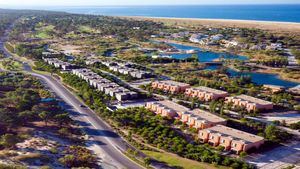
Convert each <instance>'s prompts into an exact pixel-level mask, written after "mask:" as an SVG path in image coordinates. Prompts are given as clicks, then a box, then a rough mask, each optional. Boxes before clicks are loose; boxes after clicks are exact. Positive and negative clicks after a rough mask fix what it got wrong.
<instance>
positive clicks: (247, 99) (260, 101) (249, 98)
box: [236, 94, 273, 105]
mask: <svg viewBox="0 0 300 169" xmlns="http://www.w3.org/2000/svg"><path fill="white" fill-rule="evenodd" d="M236 98H238V99H242V100H246V101H249V102H252V103H256V104H261V105H268V104H273V103H272V102H269V101H265V100H262V99H258V98H255V97H251V96H247V95H244V94H243V95H239V96H236Z"/></svg>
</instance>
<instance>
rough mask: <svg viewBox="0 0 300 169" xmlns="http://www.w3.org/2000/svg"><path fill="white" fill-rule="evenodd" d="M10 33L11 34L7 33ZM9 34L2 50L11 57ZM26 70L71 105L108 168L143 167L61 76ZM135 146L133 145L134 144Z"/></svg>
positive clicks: (72, 110)
mask: <svg viewBox="0 0 300 169" xmlns="http://www.w3.org/2000/svg"><path fill="white" fill-rule="evenodd" d="M6 35H7V34H6ZM5 39H6V37H2V38H1V42H3V43H0V50H1V49H2V50H3V51H4V52H5V54H6V56H7V57H11V55H10V53H9V52H8V51H6V50H5V48H4V46H3V45H4V42H5ZM23 67H24V71H26V72H28V73H30V74H31V75H33V76H35V77H37V78H39V79H41V80H42V81H43V83H44V84H45V85H47V87H49V88H50V89H51V90H52V91H53V92H55V94H56V95H57V96H59V97H60V98H61V99H62V100H64V102H65V103H66V105H65V106H66V107H69V110H70V112H71V115H72V116H73V117H75V119H76V121H77V122H78V124H79V125H81V126H82V127H83V128H84V130H85V132H86V134H87V135H88V136H90V139H89V141H88V144H89V146H90V147H92V149H93V151H94V152H95V153H96V154H97V156H98V157H101V160H102V162H103V164H104V166H105V168H118V169H123V168H128V169H141V168H143V167H142V166H140V165H139V164H137V163H135V162H134V161H132V160H130V159H129V158H128V157H126V156H125V155H124V154H123V153H122V151H126V150H127V148H129V147H130V145H128V144H127V143H126V142H125V141H124V140H123V139H122V138H121V137H120V136H119V135H118V134H116V133H115V132H114V131H113V129H112V128H111V127H110V126H109V125H107V124H106V123H105V122H104V121H103V120H102V119H100V118H99V117H98V116H97V115H96V113H95V112H94V111H92V110H91V109H89V108H82V107H80V105H84V103H82V102H81V101H80V100H79V99H77V98H76V97H75V96H74V95H73V94H72V93H71V92H70V91H69V90H68V89H66V88H65V87H64V86H63V85H62V84H61V83H60V82H59V81H58V80H56V79H54V78H53V77H52V76H49V75H42V74H38V73H34V72H32V70H31V67H30V66H29V65H28V64H27V63H24V64H23ZM130 148H133V147H130Z"/></svg>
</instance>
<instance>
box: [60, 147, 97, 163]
mask: <svg viewBox="0 0 300 169" xmlns="http://www.w3.org/2000/svg"><path fill="white" fill-rule="evenodd" d="M65 153H66V155H65V156H64V157H62V158H60V159H59V161H60V162H61V163H62V164H63V165H65V166H66V167H70V168H72V167H91V168H93V167H94V166H95V165H96V164H97V158H96V156H95V155H94V154H92V153H91V151H90V150H88V149H86V148H85V147H81V146H70V147H69V148H68V149H67V150H66V151H65Z"/></svg>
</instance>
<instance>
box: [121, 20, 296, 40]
mask: <svg viewBox="0 0 300 169" xmlns="http://www.w3.org/2000/svg"><path fill="white" fill-rule="evenodd" d="M123 18H130V19H137V20H151V21H156V22H163V23H166V24H175V23H176V24H177V25H181V26H210V27H236V28H256V29H263V30H268V31H271V32H274V33H278V34H282V33H293V34H297V35H299V36H300V23H296V22H271V21H254V20H230V19H200V18H167V17H141V16H126V17H123Z"/></svg>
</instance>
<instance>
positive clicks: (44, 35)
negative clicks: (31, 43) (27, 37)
mask: <svg viewBox="0 0 300 169" xmlns="http://www.w3.org/2000/svg"><path fill="white" fill-rule="evenodd" d="M53 32H54V26H53V25H48V26H44V27H41V28H38V29H37V33H36V34H35V37H36V38H41V39H48V38H51V37H52V35H51V34H52V33H53Z"/></svg>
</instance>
